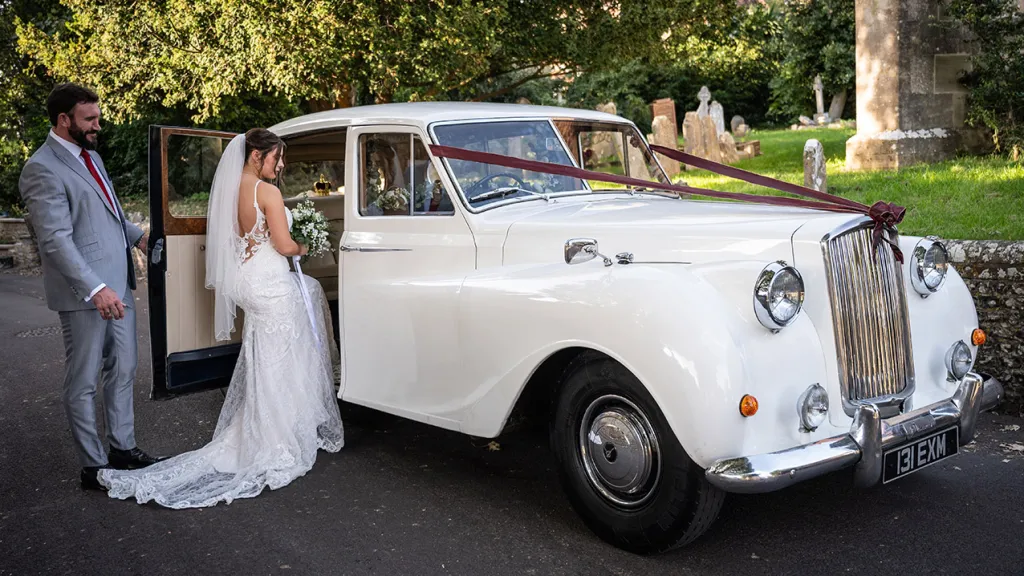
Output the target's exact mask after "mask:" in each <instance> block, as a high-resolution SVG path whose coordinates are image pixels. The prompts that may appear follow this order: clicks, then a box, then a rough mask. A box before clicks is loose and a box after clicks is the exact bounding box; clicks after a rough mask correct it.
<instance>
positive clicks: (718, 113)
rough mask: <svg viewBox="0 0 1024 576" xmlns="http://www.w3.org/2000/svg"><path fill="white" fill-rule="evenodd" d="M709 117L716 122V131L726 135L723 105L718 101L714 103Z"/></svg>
mask: <svg viewBox="0 0 1024 576" xmlns="http://www.w3.org/2000/svg"><path fill="white" fill-rule="evenodd" d="M708 115H709V116H711V118H712V119H713V120H714V121H715V130H716V131H718V133H719V134H725V110H722V105H721V104H719V103H718V102H717V101H715V102H712V103H711V108H710V112H709V113H708Z"/></svg>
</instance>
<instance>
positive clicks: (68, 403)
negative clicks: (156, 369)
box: [60, 290, 138, 466]
mask: <svg viewBox="0 0 1024 576" xmlns="http://www.w3.org/2000/svg"><path fill="white" fill-rule="evenodd" d="M134 299H135V298H134V296H133V295H132V292H131V290H129V291H128V294H126V295H125V298H124V304H125V309H124V318H121V319H120V320H104V319H103V318H102V317H100V313H99V311H98V310H95V309H92V310H78V311H74V312H61V313H60V325H61V329H62V333H63V335H64V370H65V372H64V410H65V411H66V412H67V416H68V422H69V423H70V425H71V436H72V438H73V439H74V441H75V445H76V446H77V447H78V452H79V457H80V459H81V461H82V466H103V465H105V464H107V451H106V450H105V449H104V447H103V442H102V441H101V440H100V437H99V434H98V432H97V429H96V405H95V398H96V389H97V385H98V384H99V381H100V373H101V372H102V381H103V404H104V408H105V410H106V425H107V426H106V428H107V441H108V442H109V443H110V445H111V446H112V447H114V448H117V449H118V450H131V449H132V448H135V409H134V406H133V401H132V396H133V393H134V386H135V368H136V366H137V364H138V343H137V342H136V340H135V306H133V300H134Z"/></svg>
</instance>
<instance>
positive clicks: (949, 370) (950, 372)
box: [946, 340, 974, 382]
mask: <svg viewBox="0 0 1024 576" xmlns="http://www.w3.org/2000/svg"><path fill="white" fill-rule="evenodd" d="M971 368H974V354H972V353H971V348H970V347H969V346H968V345H967V344H966V343H965V342H964V341H963V340H957V341H956V342H954V343H953V345H952V346H950V347H949V350H947V351H946V376H947V378H949V379H950V380H952V381H954V382H959V381H960V380H963V378H964V376H967V373H968V372H970V371H971Z"/></svg>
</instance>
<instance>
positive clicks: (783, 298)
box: [754, 262, 804, 332]
mask: <svg viewBox="0 0 1024 576" xmlns="http://www.w3.org/2000/svg"><path fill="white" fill-rule="evenodd" d="M803 304H804V281H803V278H801V277H800V273H799V272H797V271H796V268H793V267H792V266H787V265H786V263H784V262H772V263H771V264H769V265H768V266H766V267H765V269H764V270H762V271H761V274H760V275H759V276H758V277H757V283H756V284H755V285H754V312H755V314H756V315H757V319H758V321H759V322H761V324H763V325H764V327H765V328H768V329H769V330H771V331H772V332H777V331H779V330H781V329H782V328H784V327H786V326H788V325H789V324H790V323H791V322H793V320H794V319H795V318H796V315H797V314H799V313H800V307H801V306H803Z"/></svg>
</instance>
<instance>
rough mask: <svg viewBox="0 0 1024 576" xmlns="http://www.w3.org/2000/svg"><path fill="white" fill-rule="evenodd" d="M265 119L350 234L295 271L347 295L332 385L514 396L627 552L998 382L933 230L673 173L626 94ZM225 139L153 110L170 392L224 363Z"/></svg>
mask: <svg viewBox="0 0 1024 576" xmlns="http://www.w3.org/2000/svg"><path fill="white" fill-rule="evenodd" d="M271 130H272V131H274V132H275V133H277V134H279V135H281V136H282V137H283V138H284V139H285V140H286V141H287V145H288V148H287V153H286V156H285V159H286V162H287V167H286V168H285V170H284V173H283V177H282V178H281V180H280V181H279V182H278V184H279V186H280V187H281V188H282V190H283V192H284V193H285V196H286V198H288V200H287V202H288V203H289V204H290V205H293V204H294V203H295V202H297V201H299V200H300V199H302V198H306V197H308V198H310V199H312V201H313V202H314V203H316V205H317V207H318V208H319V209H321V210H323V211H324V212H325V213H326V214H327V216H328V218H329V219H330V220H331V223H332V226H333V227H334V231H335V234H336V238H335V246H336V248H337V250H336V252H335V253H334V254H328V255H326V256H324V257H322V258H320V259H319V260H313V261H308V262H306V263H305V264H304V265H303V268H304V271H305V272H306V273H307V274H310V275H311V276H314V277H315V278H317V279H318V280H319V281H320V282H321V283H322V284H323V286H324V289H325V291H326V292H327V294H328V298H329V300H330V301H331V304H332V312H333V315H334V323H335V326H334V329H335V333H336V334H337V335H338V337H339V341H340V342H341V343H342V370H341V377H340V382H339V383H338V396H339V398H340V399H342V400H343V401H345V402H350V403H354V404H358V405H362V406H366V407H370V408H373V409H376V410H380V411H384V412H388V413H391V414H395V415H399V416H402V417H406V418H410V419H413V420H417V421H420V422H425V423H427V424H432V425H434V426H439V427H442V428H446V429H450V430H456V431H459V432H462V433H465V434H469V435H473V436H477V437H485V438H493V437H497V436H498V435H499V434H501V433H502V432H503V430H504V429H505V428H506V426H507V424H508V422H509V420H510V416H511V415H512V414H513V411H516V413H522V414H525V415H528V416H532V417H535V418H540V419H543V420H544V422H545V423H546V425H547V426H548V427H549V431H550V444H551V450H552V451H553V453H554V456H555V459H556V461H557V463H558V465H559V466H560V470H561V480H562V483H563V486H564V488H565V491H566V493H567V495H568V498H569V500H570V501H571V503H572V505H573V507H574V508H575V510H576V511H577V512H578V513H579V514H580V515H581V517H582V518H583V519H584V520H585V522H586V523H587V525H588V526H589V527H590V528H591V529H592V530H593V531H594V532H595V533H596V534H597V535H599V536H600V537H601V538H603V539H605V540H606V541H608V542H610V543H613V544H614V545H616V546H619V547H621V548H623V549H626V550H630V551H634V552H637V553H650V552H658V551H663V550H667V549H670V548H672V547H675V546H680V545H683V544H686V543H688V542H691V541H692V540H693V539H694V538H696V537H698V536H699V535H700V534H701V533H702V532H704V531H705V530H706V529H707V528H708V527H709V525H711V524H712V522H713V521H714V520H715V518H716V516H717V514H718V511H719V508H720V507H721V505H722V501H723V498H724V494H725V493H727V492H742V493H753V492H767V491H772V490H778V489H781V488H785V487H787V486H790V485H792V484H794V483H796V482H801V481H804V480H807V479H810V478H814V477H816V476H820V475H823V474H827V473H832V472H835V471H839V470H843V469H847V471H848V472H850V473H851V474H852V476H853V478H854V479H855V480H856V484H858V485H863V486H868V485H874V484H879V483H882V484H884V483H888V482H890V481H893V480H896V479H898V478H901V477H903V476H905V475H907V474H909V473H912V472H915V471H917V470H920V469H922V468H924V467H926V466H928V465H930V464H933V463H935V462H939V461H942V460H943V459H944V458H948V457H950V456H953V455H954V454H956V453H957V451H958V449H959V448H960V447H961V446H962V445H964V444H966V443H968V442H971V441H972V439H973V437H974V433H975V423H976V421H977V418H978V413H979V411H981V410H987V409H990V408H992V407H993V406H995V405H996V404H997V403H998V402H999V401H1000V399H1001V396H1002V386H1001V385H1000V384H999V382H997V381H996V380H995V379H993V378H991V377H988V376H985V375H982V374H979V373H976V372H975V371H973V366H974V360H975V357H976V355H977V351H978V346H979V345H980V344H981V343H983V341H984V332H982V331H981V330H979V328H978V318H977V315H976V312H975V307H974V304H973V301H972V299H971V295H970V294H969V292H968V289H967V288H966V286H965V284H964V282H963V281H962V279H961V278H960V276H959V275H958V274H957V271H956V270H955V269H954V268H953V267H952V266H950V265H949V263H948V261H947V254H946V251H945V249H944V248H943V246H942V244H941V243H939V242H937V241H933V240H931V239H927V238H911V237H908V236H901V237H897V235H896V234H895V233H894V232H893V231H890V232H889V233H888V234H889V238H890V239H893V240H895V241H897V242H898V243H899V246H901V247H902V251H903V253H904V254H905V255H906V257H905V260H906V261H905V262H904V263H902V264H900V263H899V262H898V261H897V260H896V259H895V258H894V253H893V250H892V249H891V247H890V246H889V245H887V244H885V243H882V244H881V245H879V247H878V248H876V249H874V248H872V243H871V226H872V224H873V223H872V221H871V220H870V219H869V218H867V217H862V216H851V215H850V214H836V213H832V212H823V211H819V210H811V209H799V208H779V207H772V206H763V205H757V204H751V203H738V202H722V201H707V200H699V199H694V198H693V197H688V198H687V197H682V196H680V195H677V194H676V193H674V192H665V191H661V190H659V186H664V185H665V184H666V183H667V182H668V178H667V177H666V175H665V172H664V171H663V168H662V166H661V164H660V163H659V161H658V159H657V158H656V157H655V154H653V153H652V151H651V149H650V148H649V147H648V144H647V142H646V140H645V139H644V137H643V135H642V134H641V133H640V132H639V131H638V130H637V128H636V126H635V125H634V124H633V123H631V122H629V121H627V120H625V119H623V118H621V117H619V116H615V115H609V114H605V113H601V112H596V111H588V110H576V109H565V108H550V107H537V106H519V105H496V104H468V103H410V104H389V105H380V106H366V107H356V108H349V109H340V110H333V111H328V112H321V113H316V114H310V115H306V116H302V117H300V118H295V119H292V120H289V121H287V122H283V123H281V124H278V125H276V126H273V127H272V128H271ZM233 135H234V134H231V133H224V132H212V131H206V130H193V129H186V128H170V127H160V126H154V127H152V129H151V142H150V166H151V177H150V178H151V182H150V186H151V188H150V190H151V213H152V232H151V238H150V245H149V247H148V254H149V262H150V267H149V273H148V279H149V283H148V286H149V297H150V303H151V322H152V342H153V345H152V346H153V348H152V356H153V373H154V381H153V390H152V394H153V397H155V398H166V397H171V396H174V395H179V394H185V393H189V392H195V391H198V390H206V389H210V388H214V387H218V386H224V385H225V384H226V383H227V381H228V378H229V376H230V373H231V370H232V368H233V364H234V360H235V356H236V354H237V351H238V345H237V343H233V344H232V345H227V346H218V345H216V342H215V340H214V337H213V330H212V306H213V304H212V302H213V301H212V293H211V292H210V291H208V290H206V289H205V288H204V286H203V280H204V273H203V271H204V244H203V242H204V233H205V220H204V218H203V213H204V211H205V207H206V202H207V194H208V191H209V188H210V182H211V180H212V177H213V172H214V169H215V167H216V163H217V161H218V159H219V151H220V149H221V147H222V146H223V145H224V144H225V143H226V141H227V139H229V138H231V137H232V136H233ZM432 144H433V145H443V146H449V147H455V148H461V149H468V150H475V151H484V152H491V153H496V154H501V155H505V156H511V157H515V158H524V159H529V160H537V161H542V162H548V163H555V164H562V165H567V166H575V167H579V168H583V169H587V170H591V171H595V172H599V173H604V174H620V175H626V176H631V177H633V178H639V179H642V180H645V181H648V182H649V183H650V185H649V187H642V186H633V187H624V186H618V185H608V184H605V183H602V182H601V181H599V180H598V179H587V180H583V179H579V178H576V177H570V176H555V175H552V174H546V173H540V172H535V171H530V170H523V169H512V168H503V167H501V166H496V165H493V164H484V163H478V162H470V161H465V160H452V159H450V158H440V157H438V156H436V155H434V154H432V153H431V149H430V145H432ZM795 161H796V160H795ZM317 188H319V189H318V190H317ZM314 190H316V191H315V192H314ZM409 190H412V198H411V199H410V194H409V192H408V191H409ZM243 318H244V316H240V317H239V322H242V321H243ZM235 334H236V337H237V335H238V334H241V330H238V331H236V332H235Z"/></svg>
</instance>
